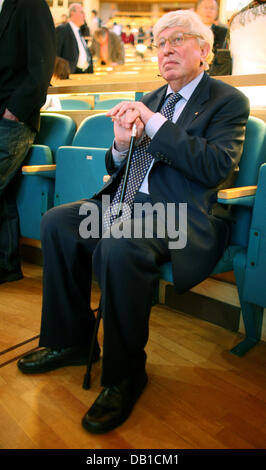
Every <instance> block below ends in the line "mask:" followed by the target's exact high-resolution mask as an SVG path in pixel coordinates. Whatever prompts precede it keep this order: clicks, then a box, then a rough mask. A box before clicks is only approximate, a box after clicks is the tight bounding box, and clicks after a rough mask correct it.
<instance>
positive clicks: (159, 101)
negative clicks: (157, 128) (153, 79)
mask: <svg viewBox="0 0 266 470" xmlns="http://www.w3.org/2000/svg"><path fill="white" fill-rule="evenodd" d="M166 91H167V85H164V86H162V87H160V88H158V89H157V90H155V91H154V93H153V94H152V100H151V101H147V106H148V107H149V108H150V110H151V111H153V112H154V113H156V112H157V111H160V109H161V107H162V105H163V102H164V99H165V94H166ZM144 97H145V95H144ZM144 102H145V101H144Z"/></svg>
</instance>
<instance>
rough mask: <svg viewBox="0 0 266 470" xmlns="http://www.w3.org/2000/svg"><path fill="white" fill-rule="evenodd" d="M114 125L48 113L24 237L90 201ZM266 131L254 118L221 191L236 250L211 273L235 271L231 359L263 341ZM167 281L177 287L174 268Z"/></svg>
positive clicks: (25, 181) (165, 274) (24, 214)
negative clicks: (58, 212)
mask: <svg viewBox="0 0 266 470" xmlns="http://www.w3.org/2000/svg"><path fill="white" fill-rule="evenodd" d="M113 137H114V136H113V124H112V121H111V120H110V119H109V118H107V117H106V116H105V115H104V114H97V115H94V116H90V117H88V118H87V119H85V120H84V121H83V122H82V124H81V125H80V127H79V129H78V130H76V127H75V124H74V122H73V121H72V119H71V118H70V117H68V116H63V115H56V114H52V113H51V114H43V115H42V116H41V129H40V133H39V134H38V136H37V138H36V140H35V143H34V145H33V146H32V149H31V151H30V152H29V155H28V157H27V161H26V162H25V163H26V165H25V167H23V175H22V178H21V181H20V184H19V188H18V194H17V202H18V210H19V216H20V222H21V235H22V236H24V237H29V238H35V239H39V238H40V222H41V217H42V215H43V213H44V212H45V211H46V210H48V209H49V208H50V207H52V206H54V205H58V204H64V203H68V202H71V201H74V200H78V199H82V198H88V197H91V196H93V194H94V193H95V192H96V191H98V190H99V189H100V187H101V186H102V184H103V176H104V175H105V173H106V170H105V162H104V160H105V153H106V149H107V148H108V147H109V146H110V144H111V143H112V141H113ZM265 201H266V124H265V122H263V121H262V120H261V119H258V118H255V117H250V118H249V120H248V123H247V129H246V137H245V142H244V149H243V154H242V157H241V161H240V164H239V172H238V176H237V179H236V183H235V187H234V188H231V189H225V190H222V191H219V193H218V202H220V203H221V204H225V205H231V206H232V209H233V222H232V230H231V238H230V243H229V246H228V247H227V249H226V250H225V253H224V255H223V257H222V258H221V259H220V260H219V262H218V264H217V265H216V267H215V269H214V271H213V274H218V273H223V272H227V271H232V270H233V271H234V274H235V278H236V284H237V290H238V295H239V300H240V306H241V311H242V316H243V320H244V325H245V330H246V337H245V339H244V341H242V342H241V343H240V344H239V345H238V346H236V347H235V348H233V350H232V352H233V353H234V354H236V355H239V356H241V355H244V354H245V353H246V352H247V351H248V350H249V349H250V348H251V347H252V346H254V345H255V344H256V343H257V342H258V341H259V340H260V338H261V331H262V321H263V310H264V307H266V202H265ZM161 279H163V280H164V281H166V282H171V283H172V282H173V276H172V269H171V264H170V263H165V264H164V265H163V266H162V267H161Z"/></svg>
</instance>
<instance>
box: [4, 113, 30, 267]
mask: <svg viewBox="0 0 266 470" xmlns="http://www.w3.org/2000/svg"><path fill="white" fill-rule="evenodd" d="M34 137H35V132H34V131H33V130H32V129H31V128H30V127H29V126H27V125H26V124H24V123H22V122H16V121H11V120H9V119H3V118H0V273H1V271H4V272H13V271H20V257H19V218H18V212H17V206H16V181H14V178H15V176H16V174H17V173H18V171H19V170H20V167H21V165H22V163H23V160H24V159H25V157H26V155H27V152H28V150H29V148H30V146H31V145H32V143H33V140H34Z"/></svg>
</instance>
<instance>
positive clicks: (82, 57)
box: [69, 21, 89, 70]
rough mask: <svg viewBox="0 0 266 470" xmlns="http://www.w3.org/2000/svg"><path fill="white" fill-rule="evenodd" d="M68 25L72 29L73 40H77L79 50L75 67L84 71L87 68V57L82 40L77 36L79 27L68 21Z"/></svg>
mask: <svg viewBox="0 0 266 470" xmlns="http://www.w3.org/2000/svg"><path fill="white" fill-rule="evenodd" d="M69 24H70V26H71V28H72V31H73V33H74V34H75V38H76V40H77V43H78V48H79V58H78V62H77V67H78V68H79V69H81V70H86V69H87V68H88V66H89V64H88V57H87V53H86V50H85V46H84V44H83V43H82V40H81V37H80V34H79V27H78V26H77V25H75V23H73V22H72V21H69Z"/></svg>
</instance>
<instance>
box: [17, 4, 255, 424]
mask: <svg viewBox="0 0 266 470" xmlns="http://www.w3.org/2000/svg"><path fill="white" fill-rule="evenodd" d="M212 41H213V37H212V32H211V31H210V29H209V28H208V27H206V26H205V25H203V23H202V22H201V20H200V19H199V17H198V16H197V15H196V14H195V13H193V12H192V11H185V10H182V11H175V12H170V13H167V14H166V15H164V16H163V17H162V18H161V19H159V21H158V23H157V24H156V25H155V27H154V43H155V46H156V48H157V51H158V63H159V69H160V74H161V75H162V77H163V78H164V79H165V81H166V84H165V85H164V86H162V87H161V88H159V89H158V90H155V91H153V92H151V93H149V94H147V95H145V96H144V97H143V99H142V101H140V102H123V103H120V104H119V105H117V106H116V107H114V108H113V109H112V110H110V112H109V113H108V114H109V116H110V117H111V118H112V119H113V120H114V132H115V139H114V142H113V144H112V147H111V148H110V149H109V151H108V152H107V154H106V166H107V170H108V172H109V174H110V175H111V178H110V179H109V181H108V182H107V183H106V185H105V186H104V187H103V189H102V190H101V191H100V192H99V193H98V194H97V195H95V196H94V198H93V199H90V200H88V202H87V203H86V206H85V207H84V201H78V202H76V203H73V204H69V205H65V206H58V207H56V208H53V209H51V210H50V211H48V212H47V213H46V214H45V216H44V217H43V223H42V247H43V253H44V293H43V312H42V314H43V316H42V326H41V338H40V346H43V347H44V348H43V349H41V350H39V351H37V352H33V353H31V354H28V355H27V356H25V357H24V358H23V359H21V360H20V361H19V363H18V366H19V369H20V370H21V371H22V372H24V373H36V372H38V373H40V372H46V371H48V370H50V371H51V370H53V369H56V368H57V367H63V366H67V365H78V364H82V363H86V360H87V358H88V347H89V342H90V339H91V329H92V327H93V323H94V317H93V314H92V312H91V311H88V305H89V300H90V293H89V285H90V282H91V272H92V266H93V271H94V273H95V276H96V278H97V281H98V283H99V286H100V289H101V310H102V315H103V326H104V345H103V360H102V379H101V382H102V385H103V390H102V392H101V393H100V395H99V396H98V398H97V399H96V401H95V402H94V404H93V405H92V406H91V407H90V408H89V410H88V411H87V413H86V414H85V416H84V417H83V420H82V425H83V426H84V428H85V429H86V430H87V431H89V432H91V433H104V432H107V431H111V430H112V429H114V428H116V427H117V426H118V425H120V424H122V423H123V422H124V421H125V420H126V419H127V418H128V416H129V414H130V413H131V411H132V408H133V407H134V405H135V403H136V401H137V400H138V398H139V396H140V395H141V393H142V391H143V389H144V387H145V386H146V384H147V372H146V353H145V346H146V344H147V341H148V334H149V315H150V310H151V306H152V303H153V300H154V297H155V293H156V288H157V283H158V280H159V277H160V265H161V264H162V263H164V262H166V261H171V263H172V268H173V277H174V283H175V287H176V289H177V291H178V292H179V293H182V292H185V291H187V290H188V289H190V288H191V287H192V286H194V285H196V284H198V283H199V282H201V281H202V280H203V279H205V278H206V277H207V276H209V274H210V273H211V272H212V270H213V268H214V266H215V264H216V262H217V261H218V259H219V258H220V257H221V255H222V254H223V251H224V249H225V247H226V245H227V243H228V239H229V225H228V214H227V213H223V211H222V208H221V207H219V205H218V204H217V191H218V189H219V188H220V187H221V186H223V187H228V186H230V185H231V183H232V178H233V174H234V169H235V168H236V167H237V165H238V162H239V160H240V157H241V152H242V148H243V141H244V136H245V126H246V122H247V119H248V114H249V105H248V100H247V99H246V98H245V96H244V95H243V94H242V93H241V92H239V91H238V90H236V89H234V88H233V87H231V86H229V85H227V84H225V83H223V82H221V81H218V80H215V79H212V78H211V77H209V76H208V74H207V73H206V72H205V70H206V69H207V68H208V62H209V61H210V60H211V50H212ZM133 124H135V125H136V133H137V135H136V137H137V146H136V149H135V151H134V153H133V155H132V160H131V165H130V170H129V174H128V181H127V186H126V191H125V198H124V203H125V210H124V207H123V210H122V215H121V216H120V213H119V214H118V215H119V217H118V218H116V217H115V211H114V210H113V209H114V208H115V207H117V204H118V202H119V201H120V195H121V190H122V187H123V180H124V176H125V167H126V155H127V153H128V148H129V145H130V139H131V134H132V127H133ZM134 127H135V126H134ZM108 197H109V198H110V201H111V207H108V210H106V211H104V208H106V207H105V203H104V201H105V200H106V199H108ZM104 198H105V199H104ZM137 207H138V208H139V207H141V208H144V207H145V209H146V210H145V211H139V212H137V211H136V209H137ZM185 207H186V211H185V216H184V212H182V210H181V209H182V208H183V209H184V208H185ZM155 208H156V209H159V210H155ZM85 209H86V210H85ZM102 213H103V217H102V219H103V223H101V225H100V226H99V224H98V222H99V220H100V221H101V218H99V215H101V214H102ZM88 214H89V216H88ZM93 215H94V218H95V220H94V218H93ZM87 216H88V217H87ZM84 225H85V226H86V225H87V231H86V230H84ZM93 225H94V230H93V229H92V226H93ZM143 226H145V227H143ZM170 227H172V228H171V230H170ZM143 228H145V231H144V230H143ZM141 229H142V230H141ZM162 229H165V230H162ZM177 229H179V230H177ZM132 234H133V235H132ZM176 341H178V337H177V338H176ZM94 353H95V354H94V360H97V358H98V356H99V347H98V344H96V345H95V351H94Z"/></svg>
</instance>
